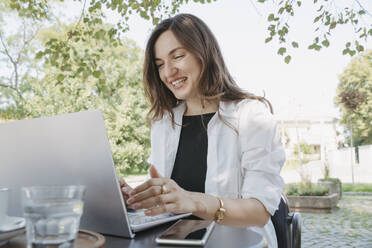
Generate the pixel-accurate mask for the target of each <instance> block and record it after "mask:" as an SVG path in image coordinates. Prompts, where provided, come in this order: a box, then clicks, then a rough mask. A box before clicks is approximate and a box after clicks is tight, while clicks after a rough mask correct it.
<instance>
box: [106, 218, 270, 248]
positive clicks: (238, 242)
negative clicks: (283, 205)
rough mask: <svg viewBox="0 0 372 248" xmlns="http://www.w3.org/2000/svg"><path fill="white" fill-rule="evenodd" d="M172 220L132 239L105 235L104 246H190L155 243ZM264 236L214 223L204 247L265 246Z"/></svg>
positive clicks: (141, 247) (117, 247)
mask: <svg viewBox="0 0 372 248" xmlns="http://www.w3.org/2000/svg"><path fill="white" fill-rule="evenodd" d="M173 223H174V222H171V223H167V224H163V225H161V226H158V227H155V228H152V229H149V230H146V231H142V232H138V233H137V234H136V236H135V238H134V239H125V238H120V237H113V236H107V235H105V238H106V247H107V248H124V247H128V248H143V247H146V248H152V247H157V248H160V247H164V248H182V247H184V248H185V247H188V248H190V246H179V245H177V246H169V245H166V246H165V245H157V244H156V242H155V239H156V237H158V236H159V235H160V234H161V233H162V232H164V231H165V230H166V229H167V228H168V227H169V226H171V225H172V224H173ZM265 244H266V242H265V240H264V238H263V237H262V236H261V235H260V234H258V233H256V232H254V231H252V230H249V229H246V228H234V227H227V226H222V225H216V226H215V227H214V230H213V232H212V234H211V236H210V237H209V239H208V242H207V244H206V245H205V246H204V247H205V248H227V247H228V248H262V247H265Z"/></svg>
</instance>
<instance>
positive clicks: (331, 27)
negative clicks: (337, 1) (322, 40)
mask: <svg viewBox="0 0 372 248" xmlns="http://www.w3.org/2000/svg"><path fill="white" fill-rule="evenodd" d="M336 25H337V23H336V22H332V23H331V25H330V26H329V28H330V29H334V28H335V27H336Z"/></svg>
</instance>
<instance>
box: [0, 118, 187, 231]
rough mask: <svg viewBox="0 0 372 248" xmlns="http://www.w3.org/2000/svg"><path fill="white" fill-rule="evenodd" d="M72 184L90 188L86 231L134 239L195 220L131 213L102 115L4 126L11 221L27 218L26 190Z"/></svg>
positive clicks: (1, 176)
mask: <svg viewBox="0 0 372 248" xmlns="http://www.w3.org/2000/svg"><path fill="white" fill-rule="evenodd" d="M72 184H73V185H77V184H78V185H85V186H86V192H85V195H84V213H83V216H82V218H81V222H80V228H83V229H88V230H92V231H95V232H99V233H103V234H108V235H115V236H121V237H129V238H133V237H134V236H135V234H134V233H135V232H137V231H142V230H145V229H148V228H150V227H153V226H156V225H159V224H162V223H166V222H169V221H172V220H176V219H179V218H182V217H185V216H188V215H190V214H182V215H172V214H165V215H159V216H155V217H148V216H145V215H144V214H143V211H142V212H141V211H139V212H128V211H127V209H126V206H125V204H124V201H123V197H122V194H121V190H120V186H119V183H118V180H117V175H116V171H115V167H114V162H113V159H112V154H111V149H110V144H109V141H108V137H107V133H106V129H105V125H104V120H103V116H102V113H101V112H100V111H83V112H78V113H71V114H63V115H57V116H52V117H42V118H36V119H29V120H19V121H14V122H8V123H1V124H0V186H3V187H8V188H10V189H11V193H10V199H9V202H10V205H9V212H8V214H9V215H10V216H22V213H23V211H22V200H21V188H22V187H25V186H49V185H72Z"/></svg>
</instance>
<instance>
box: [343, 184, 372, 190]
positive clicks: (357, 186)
mask: <svg viewBox="0 0 372 248" xmlns="http://www.w3.org/2000/svg"><path fill="white" fill-rule="evenodd" d="M342 191H343V192H372V184H370V183H354V184H352V183H343V184H342Z"/></svg>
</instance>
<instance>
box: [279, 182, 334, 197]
mask: <svg viewBox="0 0 372 248" xmlns="http://www.w3.org/2000/svg"><path fill="white" fill-rule="evenodd" d="M284 191H285V194H286V195H297V196H324V195H328V188H327V187H324V186H320V185H318V184H314V183H309V182H306V183H289V184H286V186H285V188H284Z"/></svg>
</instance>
